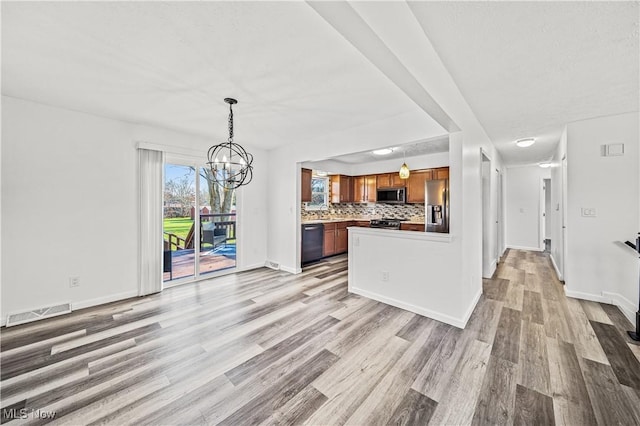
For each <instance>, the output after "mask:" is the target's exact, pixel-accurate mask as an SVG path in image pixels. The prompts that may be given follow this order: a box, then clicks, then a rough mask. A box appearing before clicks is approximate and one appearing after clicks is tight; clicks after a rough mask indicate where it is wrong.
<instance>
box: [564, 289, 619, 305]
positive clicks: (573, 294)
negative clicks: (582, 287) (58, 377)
mask: <svg viewBox="0 0 640 426" xmlns="http://www.w3.org/2000/svg"><path fill="white" fill-rule="evenodd" d="M564 294H565V295H566V296H567V297H573V298H574V299H582V300H590V301H592V302H599V303H609V304H611V299H607V298H606V297H604V296H599V295H597V294H591V293H584V292H582V291H572V290H569V289H568V288H566V287H565V289H564Z"/></svg>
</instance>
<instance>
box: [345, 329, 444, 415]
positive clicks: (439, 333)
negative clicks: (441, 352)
mask: <svg viewBox="0 0 640 426" xmlns="http://www.w3.org/2000/svg"><path fill="white" fill-rule="evenodd" d="M450 328H452V327H451V326H448V325H446V324H442V323H439V322H437V321H431V322H427V323H425V324H424V326H423V327H421V329H420V331H419V332H415V334H414V336H415V338H414V339H413V342H412V344H411V345H410V346H409V347H408V348H407V350H406V351H405V352H404V354H402V357H401V358H400V359H399V360H398V362H396V363H395V364H394V365H393V367H391V369H390V370H389V371H388V372H387V373H386V374H385V376H384V377H383V378H382V380H380V382H379V383H378V384H377V385H376V387H375V388H374V389H373V390H372V391H371V392H370V394H369V396H368V397H367V398H366V399H365V400H364V402H362V404H360V406H359V407H358V409H357V410H356V411H355V412H354V413H353V415H352V416H351V417H349V419H348V420H347V424H353V425H361V424H367V425H374V424H386V423H388V422H389V421H391V417H390V416H391V415H392V413H393V412H394V410H395V409H396V407H398V406H399V405H401V404H402V403H403V400H404V399H405V398H406V393H407V390H408V389H409V387H410V386H411V384H412V383H413V382H414V381H415V379H416V377H417V375H418V373H419V372H420V371H421V370H422V369H423V368H424V365H425V364H426V363H427V362H428V360H429V359H430V358H431V356H432V354H433V353H434V351H435V350H436V348H437V347H438V346H439V344H440V342H441V341H442V339H443V338H444V336H445V335H446V334H447V331H448V330H449V329H450ZM412 330H414V331H415V329H412ZM425 398H426V397H425Z"/></svg>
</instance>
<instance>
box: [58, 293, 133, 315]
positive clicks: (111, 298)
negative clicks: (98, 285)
mask: <svg viewBox="0 0 640 426" xmlns="http://www.w3.org/2000/svg"><path fill="white" fill-rule="evenodd" d="M136 296H138V290H132V291H125V292H122V293H117V294H110V295H108V296H104V297H96V298H95V299H89V300H81V301H79V302H71V306H72V308H73V310H74V311H77V310H78V309H85V308H91V307H93V306H98V305H104V304H105V303H111V302H117V301H118V300H124V299H130V298H132V297H136Z"/></svg>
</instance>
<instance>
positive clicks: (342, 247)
mask: <svg viewBox="0 0 640 426" xmlns="http://www.w3.org/2000/svg"><path fill="white" fill-rule="evenodd" d="M347 226H351V223H350V222H340V223H338V224H337V225H336V252H335V253H336V254H339V253H346V252H347V247H348V243H349V231H348V230H347Z"/></svg>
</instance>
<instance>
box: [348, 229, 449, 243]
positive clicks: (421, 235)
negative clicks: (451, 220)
mask: <svg viewBox="0 0 640 426" xmlns="http://www.w3.org/2000/svg"><path fill="white" fill-rule="evenodd" d="M347 229H348V230H349V233H352V232H353V233H354V234H365V235H377V236H380V235H384V236H385V237H391V238H402V239H403V240H422V241H433V242H437V243H451V242H452V241H453V239H454V238H453V236H452V235H451V234H443V233H440V232H417V231H396V230H395V229H382V228H361V227H359V226H349V227H347ZM381 233H384V234H381Z"/></svg>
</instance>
